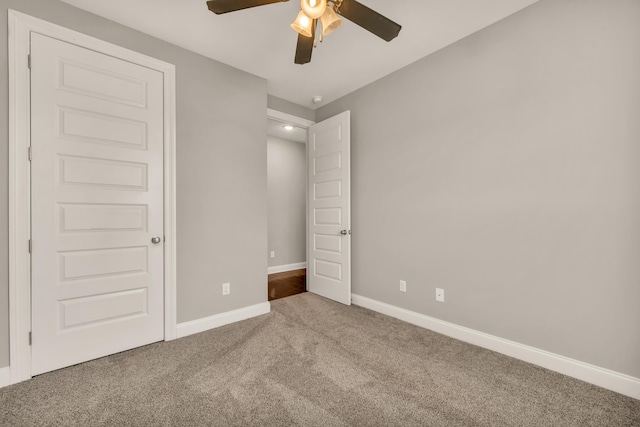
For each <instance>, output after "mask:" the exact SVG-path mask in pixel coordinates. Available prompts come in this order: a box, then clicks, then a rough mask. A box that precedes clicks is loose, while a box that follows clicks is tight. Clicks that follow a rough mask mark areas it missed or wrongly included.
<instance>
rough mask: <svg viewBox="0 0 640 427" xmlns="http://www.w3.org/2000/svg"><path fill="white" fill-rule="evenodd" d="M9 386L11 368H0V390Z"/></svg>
mask: <svg viewBox="0 0 640 427" xmlns="http://www.w3.org/2000/svg"><path fill="white" fill-rule="evenodd" d="M8 385H11V368H10V367H9V366H7V367H6V368H0V388H2V387H6V386H8Z"/></svg>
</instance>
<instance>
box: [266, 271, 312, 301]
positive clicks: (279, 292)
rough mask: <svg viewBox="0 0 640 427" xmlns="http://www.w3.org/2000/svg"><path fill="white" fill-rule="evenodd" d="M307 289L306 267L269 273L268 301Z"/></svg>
mask: <svg viewBox="0 0 640 427" xmlns="http://www.w3.org/2000/svg"><path fill="white" fill-rule="evenodd" d="M306 291H307V269H306V268H302V269H300V270H292V271H284V272H282V273H274V274H269V301H273V300H276V299H279V298H284V297H288V296H291V295H297V294H301V293H303V292H306Z"/></svg>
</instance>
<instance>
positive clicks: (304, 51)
mask: <svg viewBox="0 0 640 427" xmlns="http://www.w3.org/2000/svg"><path fill="white" fill-rule="evenodd" d="M317 23H318V20H317V19H314V20H313V24H311V37H305V36H303V35H302V34H298V45H297V46H296V59H295V60H294V61H293V62H295V63H296V64H300V65H303V64H307V63H309V62H311V54H312V53H313V41H314V40H315V39H316V24H317Z"/></svg>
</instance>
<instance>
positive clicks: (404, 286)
mask: <svg viewBox="0 0 640 427" xmlns="http://www.w3.org/2000/svg"><path fill="white" fill-rule="evenodd" d="M400 292H407V282H406V280H400Z"/></svg>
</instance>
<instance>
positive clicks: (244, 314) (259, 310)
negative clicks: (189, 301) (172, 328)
mask: <svg viewBox="0 0 640 427" xmlns="http://www.w3.org/2000/svg"><path fill="white" fill-rule="evenodd" d="M270 311H271V304H270V303H268V302H263V303H260V304H255V305H250V306H248V307H243V308H239V309H236V310H231V311H227V312H225V313H220V314H215V315H213V316H209V317H204V318H202V319H196V320H191V321H189V322H183V323H179V324H178V328H177V332H178V334H177V337H178V338H183V337H186V336H189V335H193V334H197V333H199V332H204V331H208V330H209V329H214V328H219V327H220V326H224V325H228V324H231V323H235V322H239V321H241V320H246V319H250V318H252V317H256V316H261V315H263V314H267V313H269V312H270Z"/></svg>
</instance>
